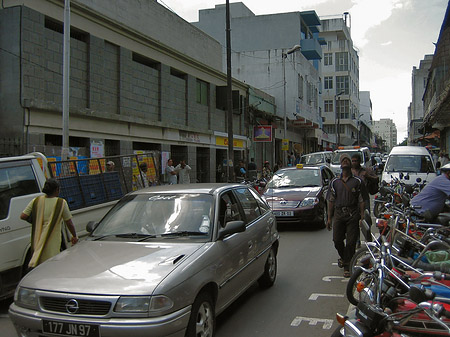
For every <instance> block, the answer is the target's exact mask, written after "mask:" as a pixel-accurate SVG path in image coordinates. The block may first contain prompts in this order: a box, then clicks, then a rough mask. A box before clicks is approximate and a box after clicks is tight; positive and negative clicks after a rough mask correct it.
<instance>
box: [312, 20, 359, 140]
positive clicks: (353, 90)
mask: <svg viewBox="0 0 450 337" xmlns="http://www.w3.org/2000/svg"><path fill="white" fill-rule="evenodd" d="M349 22H350V14H348V13H346V14H343V15H342V16H339V17H332V18H321V23H322V25H321V32H320V34H319V36H320V37H321V38H323V39H324V40H325V42H326V44H324V45H323V47H322V51H323V68H322V81H323V90H322V96H323V102H324V111H323V116H324V117H325V120H324V132H325V133H327V134H335V135H336V137H337V143H338V144H337V145H338V146H339V145H353V144H355V143H357V142H358V117H359V56H358V51H357V50H356V49H355V47H354V46H353V41H352V39H351V35H350V27H349ZM338 130H339V131H338Z"/></svg>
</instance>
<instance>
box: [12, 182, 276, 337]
mask: <svg viewBox="0 0 450 337" xmlns="http://www.w3.org/2000/svg"><path fill="white" fill-rule="evenodd" d="M87 229H88V231H90V232H91V233H90V236H89V237H88V238H87V239H86V240H83V241H81V242H79V243H78V244H77V245H75V246H74V247H72V248H70V249H68V250H66V251H64V252H62V253H60V254H59V255H57V256H55V257H54V258H52V259H50V260H47V261H46V262H44V263H43V264H42V265H40V266H38V267H37V268H35V269H34V270H32V271H31V272H30V273H29V274H27V275H26V276H25V277H24V278H23V279H22V281H21V282H20V284H19V286H18V287H17V289H16V293H15V298H14V303H13V304H11V306H10V308H9V315H10V317H11V320H12V322H13V323H14V326H15V328H16V330H17V332H18V334H19V335H22V333H25V335H26V336H54V335H59V336H85V337H100V336H102V337H105V336H133V337H138V336H205V337H211V336H214V329H215V317H216V315H217V314H219V313H220V312H222V311H223V310H224V309H225V308H226V307H228V306H229V305H230V304H231V303H232V302H233V301H234V300H236V299H237V298H238V297H239V296H240V295H241V294H242V293H243V292H244V291H245V290H246V289H247V288H249V287H250V286H251V285H252V284H253V283H255V282H259V284H260V285H261V286H263V287H270V286H272V285H273V284H274V282H275V279H276V273H277V250H278V242H279V234H278V231H277V226H276V219H275V216H274V215H273V214H272V212H271V210H270V208H269V206H268V205H267V204H266V202H264V201H263V200H262V199H261V197H260V196H259V194H258V193H257V192H256V191H255V190H253V189H252V188H248V187H246V186H244V185H239V184H233V185H230V184H228V185H227V184H193V185H190V186H188V187H186V186H183V187H181V186H180V187H179V186H177V185H171V186H158V187H151V188H147V189H144V190H140V191H137V192H133V193H131V194H129V195H127V196H125V197H123V198H122V199H121V200H120V201H119V202H118V203H117V204H116V205H115V206H114V207H113V208H112V209H111V210H110V211H109V212H108V214H107V215H106V216H105V217H104V218H103V219H102V220H101V221H100V222H99V223H98V224H93V223H90V224H89V225H88V228H87Z"/></svg>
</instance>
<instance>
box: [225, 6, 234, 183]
mask: <svg viewBox="0 0 450 337" xmlns="http://www.w3.org/2000/svg"><path fill="white" fill-rule="evenodd" d="M226 39H227V103H228V104H227V106H228V160H227V166H228V169H227V173H228V176H227V181H228V182H231V180H232V176H233V165H232V163H233V159H234V158H233V157H234V155H233V154H234V149H233V88H232V82H231V28H230V1H229V0H227V2H226Z"/></svg>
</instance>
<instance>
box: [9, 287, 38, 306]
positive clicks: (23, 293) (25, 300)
mask: <svg viewBox="0 0 450 337" xmlns="http://www.w3.org/2000/svg"><path fill="white" fill-rule="evenodd" d="M14 302H15V303H16V304H17V305H18V306H19V307H24V308H29V309H37V307H38V298H37V295H36V290H34V289H29V288H22V287H17V289H16V292H15V293H14Z"/></svg>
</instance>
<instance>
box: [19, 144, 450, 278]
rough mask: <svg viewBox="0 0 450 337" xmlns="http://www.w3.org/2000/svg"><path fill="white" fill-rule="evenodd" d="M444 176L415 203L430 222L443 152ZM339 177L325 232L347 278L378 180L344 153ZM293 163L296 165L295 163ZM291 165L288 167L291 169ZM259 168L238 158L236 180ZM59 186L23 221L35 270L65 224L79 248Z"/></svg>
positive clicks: (267, 173)
mask: <svg viewBox="0 0 450 337" xmlns="http://www.w3.org/2000/svg"><path fill="white" fill-rule="evenodd" d="M437 161H438V163H439V167H440V170H441V175H440V176H438V177H437V178H436V179H435V180H433V181H432V182H430V183H429V184H427V185H426V186H425V188H424V189H423V190H422V191H421V192H420V193H419V194H418V195H417V196H415V197H414V198H413V199H412V200H411V204H412V205H414V206H416V207H418V209H419V212H421V213H422V214H423V215H424V216H426V217H427V218H428V219H429V220H430V221H431V220H432V219H433V217H435V216H436V215H437V214H439V213H440V212H442V210H443V208H444V204H445V200H446V199H447V198H449V197H450V163H449V161H448V156H446V155H445V154H443V153H441V157H439V158H438V159H437ZM339 162H340V165H341V170H342V172H341V174H340V175H339V176H337V177H335V178H333V179H332V180H331V182H330V185H329V189H328V193H327V196H326V199H327V203H328V219H327V228H328V230H333V236H332V237H333V239H332V240H333V242H334V246H335V248H336V250H337V253H338V255H339V259H338V265H339V266H340V267H341V268H344V277H350V271H349V262H350V260H351V258H352V256H353V255H354V253H355V249H356V245H357V242H358V240H359V222H360V221H361V220H362V219H363V218H364V211H365V210H368V211H369V212H370V196H369V192H368V191H369V189H368V182H369V180H371V179H375V178H377V176H376V174H375V173H374V172H373V171H372V170H370V169H366V168H363V167H362V166H361V157H360V155H359V154H358V153H356V154H355V155H353V156H352V157H350V156H349V155H348V154H345V153H344V154H342V155H341V156H340V159H339ZM294 163H295V162H294ZM294 163H291V164H290V165H289V163H288V165H289V166H292V165H293V164H294ZM114 167H115V164H114V162H112V161H109V162H107V163H106V171H107V172H111V171H114ZM280 168H282V163H281V161H279V162H277V163H276V165H275V166H274V167H273V168H272V167H271V165H270V162H269V161H264V163H263V165H262V170H261V175H260V177H262V178H264V179H267V180H269V179H271V178H272V176H273V174H274V172H276V171H277V170H279V169H280ZM147 170H148V167H147V164H146V163H145V162H142V163H140V165H139V176H138V177H136V182H137V184H138V187H139V188H145V187H148V186H150V185H149V181H148V178H147ZM191 170H192V169H191V167H190V166H189V165H188V164H186V161H185V160H180V162H179V163H178V165H176V166H174V162H173V159H169V160H168V161H167V166H166V169H165V175H166V177H167V181H166V183H167V184H170V185H173V184H189V183H190V182H191V179H190V171H191ZM257 172H258V171H257V165H256V163H255V160H254V158H251V159H250V162H249V164H248V165H247V166H246V165H245V163H244V161H243V160H239V162H238V164H237V165H236V166H235V168H234V173H235V179H236V181H242V180H245V179H248V178H254V177H256V176H257ZM59 191H60V186H59V183H58V181H57V180H56V179H49V180H47V182H46V183H45V185H44V189H43V192H44V193H45V195H43V196H39V197H37V198H35V199H33V200H32V201H31V202H30V203H29V204H28V205H27V207H26V208H25V210H24V211H23V212H22V214H21V219H22V220H26V221H29V222H30V223H32V236H31V241H32V242H31V244H32V249H33V255H32V257H31V261H30V263H29V267H30V268H33V267H36V266H37V265H39V264H40V263H42V262H44V261H45V260H47V259H49V258H50V257H52V256H54V255H56V254H57V253H58V252H59V250H60V246H61V235H59V233H60V232H61V226H62V225H63V224H65V225H66V226H67V228H68V230H69V232H70V233H71V234H72V238H71V240H70V241H71V243H72V244H76V243H77V242H78V237H77V235H76V232H75V227H74V224H73V222H72V214H71V213H70V210H69V208H68V205H67V202H66V201H65V200H64V199H62V198H59V197H58V195H59Z"/></svg>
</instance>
